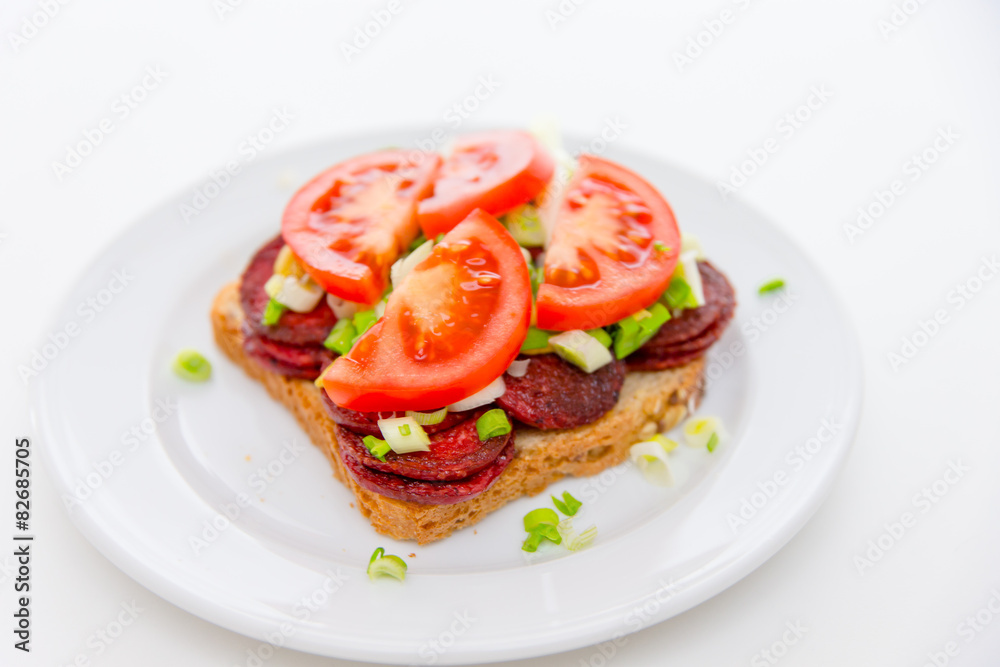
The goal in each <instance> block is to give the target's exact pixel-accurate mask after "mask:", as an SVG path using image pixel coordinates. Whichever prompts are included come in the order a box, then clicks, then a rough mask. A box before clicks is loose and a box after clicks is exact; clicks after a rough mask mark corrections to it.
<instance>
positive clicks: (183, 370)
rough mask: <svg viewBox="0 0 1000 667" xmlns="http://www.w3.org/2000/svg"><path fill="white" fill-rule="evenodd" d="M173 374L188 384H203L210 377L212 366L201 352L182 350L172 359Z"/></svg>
mask: <svg viewBox="0 0 1000 667" xmlns="http://www.w3.org/2000/svg"><path fill="white" fill-rule="evenodd" d="M174 373H176V374H177V375H178V376H180V377H181V378H183V379H185V380H188V381H190V382H204V381H205V380H207V379H208V378H210V377H212V364H211V363H209V361H208V359H206V358H205V357H203V356H202V354H201V352H198V351H197V350H192V349H184V350H181V351H180V352H178V353H177V356H176V357H174Z"/></svg>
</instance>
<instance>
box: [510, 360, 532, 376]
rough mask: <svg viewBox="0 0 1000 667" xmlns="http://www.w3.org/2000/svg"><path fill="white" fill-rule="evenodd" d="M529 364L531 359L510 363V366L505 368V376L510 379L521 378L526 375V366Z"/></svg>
mask: <svg viewBox="0 0 1000 667" xmlns="http://www.w3.org/2000/svg"><path fill="white" fill-rule="evenodd" d="M530 363H531V359H517V360H514V361H512V362H510V366H508V367H507V375H509V376H511V377H512V378H523V377H524V376H525V375H527V374H528V364H530Z"/></svg>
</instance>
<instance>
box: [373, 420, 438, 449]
mask: <svg viewBox="0 0 1000 667" xmlns="http://www.w3.org/2000/svg"><path fill="white" fill-rule="evenodd" d="M378 430H379V431H381V432H382V437H383V438H385V441H386V442H387V443H388V444H389V448H390V449H392V451H394V452H396V453H397V454H409V453H410V452H429V451H431V448H430V447H429V445H430V444H431V439H430V437H428V435H427V433H426V432H425V431H424V429H423V427H421V426H420V424H418V423H417V422H416V420H415V419H414V418H413V417H392V418H389V419H379V420H378Z"/></svg>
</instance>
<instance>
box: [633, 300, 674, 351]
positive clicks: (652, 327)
mask: <svg viewBox="0 0 1000 667" xmlns="http://www.w3.org/2000/svg"><path fill="white" fill-rule="evenodd" d="M646 312H648V313H649V317H644V318H642V319H641V320H639V330H640V334H639V340H640V343H639V345H640V346H642V345H644V344H645V343H646V341H648V340H649V339H650V338H652V337H653V336H654V335H655V334H656V332H657V331H659V330H660V327H662V326H663V324H664V323H665V322H666V321H667V320H669V319H670V311H669V310H667V307H666V306H664V305H663V304H662V303H654V304H653V305H652V306H650V307H649V309H648V310H647V311H646Z"/></svg>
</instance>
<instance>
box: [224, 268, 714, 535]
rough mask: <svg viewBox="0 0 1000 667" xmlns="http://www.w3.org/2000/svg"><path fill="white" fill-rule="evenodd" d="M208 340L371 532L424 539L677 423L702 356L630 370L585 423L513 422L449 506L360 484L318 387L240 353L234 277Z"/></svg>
mask: <svg viewBox="0 0 1000 667" xmlns="http://www.w3.org/2000/svg"><path fill="white" fill-rule="evenodd" d="M211 317H212V328H213V330H214V333H215V340H216V342H217V343H218V345H219V347H221V348H222V350H223V352H225V354H226V356H227V357H229V358H230V359H232V360H233V361H234V362H235V363H236V364H237V365H239V366H240V367H241V368H242V369H243V370H244V371H245V372H246V373H247V375H249V376H250V377H252V378H254V379H255V380H257V381H259V382H260V383H261V384H263V385H264V387H265V388H266V389H267V391H268V393H269V394H271V396H272V397H273V398H274V399H275V400H277V401H279V402H280V403H282V404H283V405H284V406H285V407H286V408H288V409H289V410H290V411H291V412H292V414H293V415H295V418H296V419H297V420H298V422H299V424H300V425H301V426H302V428H303V429H305V431H306V433H307V434H308V435H309V438H310V440H312V442H313V444H315V445H316V446H317V447H319V448H320V449H321V450H323V452H324V453H325V454H326V456H327V458H328V459H329V460H330V464H331V466H332V467H333V474H334V476H335V477H336V478H337V479H339V480H340V481H341V482H343V483H344V484H345V485H347V487H348V488H350V489H351V491H352V492H353V493H354V495H355V496H356V498H357V503H356V505H357V507H358V509H359V510H360V511H361V514H363V515H364V516H365V517H367V518H368V520H369V521H371V524H372V526H373V527H374V528H375V530H377V531H378V532H379V533H382V534H383V535H388V536H390V537H393V538H396V539H399V540H416V541H417V542H418V543H419V544H427V543H428V542H433V541H435V540H440V539H443V538H445V537H447V536H448V535H450V534H451V533H452V532H454V531H455V530H458V529H460V528H465V527H467V526H471V525H473V524H475V523H477V522H478V521H480V520H482V519H483V517H485V516H486V515H487V514H489V513H490V512H492V511H494V510H496V509H499V508H500V507H502V506H503V505H505V504H507V503H508V502H510V501H511V500H514V499H516V498H519V497H520V496H523V495H529V496H533V495H536V494H538V493H541V492H542V491H543V490H544V489H545V487H547V486H548V485H549V484H552V483H553V482H555V481H557V480H559V479H561V478H563V477H565V476H567V475H572V476H575V477H585V476H590V475H596V474H598V473H600V472H602V471H603V470H606V469H607V468H610V467H612V466H615V465H618V464H619V463H622V462H623V461H624V460H625V459H626V458H628V450H629V447H630V446H631V445H632V444H634V443H636V442H638V441H640V440H641V439H642V438H644V437H648V436H650V435H652V434H653V433H655V432H656V431H658V430H667V429H670V428H673V427H674V426H675V425H676V424H678V423H679V422H680V421H681V420H682V419H683V418H684V417H685V416H686V415H687V414H688V410H689V408H692V409H693V407H694V406H696V405H697V403H698V401H699V400H700V399H701V392H702V389H701V388H702V373H703V369H704V361H703V359H697V360H695V361H692V362H690V363H688V364H686V365H684V366H681V367H679V368H673V369H669V370H665V371H653V372H632V373H628V375H627V376H626V378H625V385H624V387H623V388H622V391H621V397H620V398H619V400H618V404H617V405H616V406H615V407H614V408H613V409H612V410H611V411H610V412H608V413H607V414H606V415H604V416H603V417H601V418H600V419H598V420H597V421H596V422H593V423H592V424H587V425H585V426H580V427H577V428H573V429H564V430H555V431H540V430H537V429H533V428H528V427H523V426H519V427H517V428H516V429H515V444H516V447H517V456H516V457H515V458H514V460H513V461H512V462H511V464H510V465H509V466H508V467H507V469H506V470H504V471H503V473H502V474H501V475H500V477H499V478H498V479H497V480H496V482H495V483H494V484H493V486H491V487H490V488H489V489H487V490H486V491H485V492H483V493H482V494H480V495H478V496H475V497H473V498H470V499H469V500H465V501H462V502H459V503H455V504H452V505H421V504H418V503H413V502H407V501H402V500H395V499H392V498H386V497H385V496H382V495H380V494H378V493H374V492H372V491H368V490H366V489H363V488H361V487H360V486H358V484H357V483H356V482H355V481H354V480H353V479H352V478H351V476H350V475H349V474H347V472H346V470H345V469H344V466H343V464H342V463H341V460H340V452H339V446H338V443H337V438H336V436H335V435H334V428H333V426H334V424H333V421H332V420H331V419H330V418H329V416H328V415H327V413H326V409H325V408H324V406H323V400H322V395H321V394H320V391H321V390H320V389H319V388H318V387H316V386H315V385H314V384H313V383H312V382H310V381H308V380H301V379H294V378H287V377H284V376H282V375H278V374H277V373H274V372H271V371H269V370H266V369H265V368H263V367H262V366H261V365H260V364H258V363H257V362H256V361H254V360H253V359H252V358H250V357H248V356H247V355H246V354H245V353H244V352H243V334H242V324H243V310H242V308H241V306H240V301H239V281H236V282H233V283H230V284H228V285H226V286H225V287H223V288H222V290H220V291H219V293H218V294H217V295H216V297H215V301H214V303H213V304H212V315H211Z"/></svg>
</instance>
